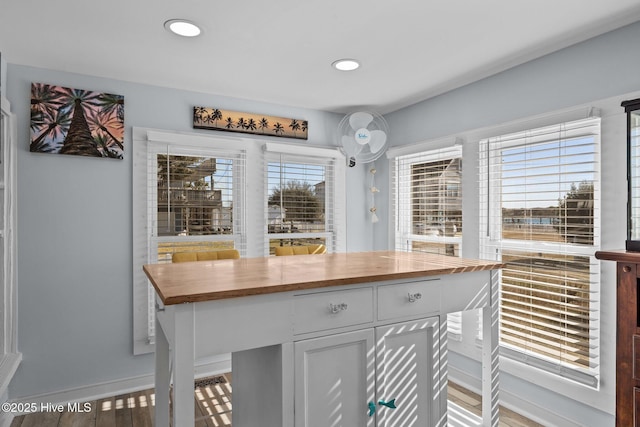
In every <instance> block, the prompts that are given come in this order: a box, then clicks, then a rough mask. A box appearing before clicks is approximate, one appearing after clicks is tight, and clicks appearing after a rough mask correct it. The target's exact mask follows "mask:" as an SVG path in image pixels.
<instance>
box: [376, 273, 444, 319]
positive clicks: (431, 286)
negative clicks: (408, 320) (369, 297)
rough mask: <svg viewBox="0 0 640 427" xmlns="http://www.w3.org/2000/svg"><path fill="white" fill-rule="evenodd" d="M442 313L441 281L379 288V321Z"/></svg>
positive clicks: (435, 280) (423, 281)
mask: <svg viewBox="0 0 640 427" xmlns="http://www.w3.org/2000/svg"><path fill="white" fill-rule="evenodd" d="M439 311H440V279H437V278H435V279H432V280H421V281H419V282H409V283H400V284H392V285H384V286H380V287H379V288H378V320H389V319H394V318H402V317H407V316H416V315H430V314H435V313H438V312H439Z"/></svg>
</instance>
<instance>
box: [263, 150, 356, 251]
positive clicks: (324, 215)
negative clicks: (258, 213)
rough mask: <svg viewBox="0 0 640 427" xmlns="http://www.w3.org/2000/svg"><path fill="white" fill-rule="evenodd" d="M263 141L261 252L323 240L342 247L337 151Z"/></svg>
mask: <svg viewBox="0 0 640 427" xmlns="http://www.w3.org/2000/svg"><path fill="white" fill-rule="evenodd" d="M310 150H311V151H310ZM304 152H305V153H306V154H304V155H303V154H302V153H301V152H300V153H299V152H297V150H296V149H295V148H294V149H293V150H292V146H285V145H280V144H267V151H266V153H265V186H266V188H265V193H264V194H265V219H266V239H265V240H266V245H267V248H266V249H265V253H268V254H270V255H274V254H275V248H276V246H300V245H310V244H324V245H325V246H326V247H327V250H328V251H329V252H336V251H341V250H344V242H343V240H344V232H341V231H340V230H341V229H343V227H344V197H343V194H344V190H343V189H342V186H340V188H338V186H337V185H336V182H344V180H343V178H340V179H339V181H338V177H340V176H344V165H343V163H344V158H342V157H341V156H339V155H338V154H339V153H338V152H337V151H336V150H327V149H320V148H311V147H309V148H308V149H307V150H305V151H304Z"/></svg>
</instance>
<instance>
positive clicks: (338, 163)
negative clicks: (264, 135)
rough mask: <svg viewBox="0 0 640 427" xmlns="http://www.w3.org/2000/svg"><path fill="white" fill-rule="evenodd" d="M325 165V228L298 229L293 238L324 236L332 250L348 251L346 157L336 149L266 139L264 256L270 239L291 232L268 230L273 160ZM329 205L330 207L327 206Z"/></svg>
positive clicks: (278, 237)
mask: <svg viewBox="0 0 640 427" xmlns="http://www.w3.org/2000/svg"><path fill="white" fill-rule="evenodd" d="M283 160H284V163H285V164H286V163H298V164H310V165H323V166H326V167H327V169H326V170H325V182H326V184H325V185H326V190H325V231H323V232H309V233H295V235H293V236H294V237H293V238H296V239H297V238H324V239H325V241H326V247H327V250H328V251H329V252H344V251H346V210H345V206H346V205H345V200H346V197H345V194H346V191H345V184H346V181H345V174H346V164H345V162H346V160H345V157H344V155H343V154H342V153H341V152H340V151H338V150H337V149H329V148H320V147H304V146H300V145H293V144H280V143H267V144H265V147H264V160H263V167H264V176H263V183H264V189H263V203H264V213H263V224H264V225H263V239H264V250H263V253H264V256H269V246H270V240H271V239H291V238H292V234H290V233H269V229H268V226H269V206H268V205H269V203H268V198H269V182H268V169H269V164H270V163H274V162H283ZM327 207H329V208H328V209H327Z"/></svg>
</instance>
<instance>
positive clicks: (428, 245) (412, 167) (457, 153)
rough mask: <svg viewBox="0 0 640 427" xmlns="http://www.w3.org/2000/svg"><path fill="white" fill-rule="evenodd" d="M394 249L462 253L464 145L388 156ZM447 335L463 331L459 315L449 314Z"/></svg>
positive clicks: (460, 334)
mask: <svg viewBox="0 0 640 427" xmlns="http://www.w3.org/2000/svg"><path fill="white" fill-rule="evenodd" d="M391 163H392V169H393V172H392V188H393V199H394V200H393V206H394V209H395V212H394V218H395V236H396V238H395V249H396V250H402V251H420V252H428V253H436V254H442V255H451V256H460V254H461V242H462V146H461V145H455V146H452V147H447V148H442V149H438V150H429V151H423V152H419V153H413V154H406V155H400V156H397V157H395V158H394V159H392V162H391ZM447 331H448V333H449V336H450V338H452V339H455V340H459V339H461V337H462V316H461V314H460V313H453V314H449V315H448V316H447Z"/></svg>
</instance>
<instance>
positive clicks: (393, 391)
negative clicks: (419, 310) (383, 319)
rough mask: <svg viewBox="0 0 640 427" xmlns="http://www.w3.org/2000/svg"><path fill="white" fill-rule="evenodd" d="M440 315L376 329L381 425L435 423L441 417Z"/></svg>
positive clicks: (392, 426)
mask: <svg viewBox="0 0 640 427" xmlns="http://www.w3.org/2000/svg"><path fill="white" fill-rule="evenodd" d="M438 323H439V322H438V318H437V317H435V318H430V319H422V320H418V321H411V322H407V323H397V324H393V325H390V326H384V327H380V328H376V359H377V384H378V387H377V389H378V390H377V396H376V397H377V400H376V403H378V401H380V400H383V401H384V402H389V401H391V400H392V399H395V401H394V403H395V406H396V408H395V409H391V408H388V407H385V406H384V405H378V410H377V418H378V427H411V426H420V427H425V426H435V425H437V423H438V420H439V418H440V416H441V414H440V400H439V397H440V395H441V393H439V390H440V388H441V384H440V382H441V381H442V380H441V375H440V364H439V354H438V352H439V348H440V346H439V338H438V337H439V335H438Z"/></svg>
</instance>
